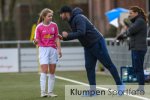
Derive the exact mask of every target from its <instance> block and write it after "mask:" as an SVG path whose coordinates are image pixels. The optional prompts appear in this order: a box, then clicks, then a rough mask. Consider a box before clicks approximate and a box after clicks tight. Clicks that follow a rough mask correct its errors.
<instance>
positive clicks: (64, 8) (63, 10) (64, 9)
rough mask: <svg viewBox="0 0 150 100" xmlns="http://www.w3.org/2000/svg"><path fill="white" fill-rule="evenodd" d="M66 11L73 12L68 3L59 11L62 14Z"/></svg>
mask: <svg viewBox="0 0 150 100" xmlns="http://www.w3.org/2000/svg"><path fill="white" fill-rule="evenodd" d="M65 12H68V13H71V12H72V8H71V7H70V6H67V5H65V6H62V7H61V8H60V11H59V13H60V14H61V13H65Z"/></svg>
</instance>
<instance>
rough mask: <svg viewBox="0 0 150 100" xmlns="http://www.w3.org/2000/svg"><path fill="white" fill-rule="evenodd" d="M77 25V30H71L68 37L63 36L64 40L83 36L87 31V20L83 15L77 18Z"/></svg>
mask: <svg viewBox="0 0 150 100" xmlns="http://www.w3.org/2000/svg"><path fill="white" fill-rule="evenodd" d="M74 23H75V27H76V31H73V32H69V33H68V36H67V37H66V38H63V39H64V40H73V39H78V38H79V37H82V36H84V35H85V33H86V22H85V20H84V19H83V18H82V17H77V18H76V19H75V22H74Z"/></svg>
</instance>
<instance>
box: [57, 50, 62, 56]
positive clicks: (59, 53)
mask: <svg viewBox="0 0 150 100" xmlns="http://www.w3.org/2000/svg"><path fill="white" fill-rule="evenodd" d="M58 55H59V58H61V57H62V53H61V49H58Z"/></svg>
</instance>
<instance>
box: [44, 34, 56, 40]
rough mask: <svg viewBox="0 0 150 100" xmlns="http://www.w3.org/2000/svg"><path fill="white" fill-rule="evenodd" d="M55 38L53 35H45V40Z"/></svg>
mask: <svg viewBox="0 0 150 100" xmlns="http://www.w3.org/2000/svg"><path fill="white" fill-rule="evenodd" d="M53 37H54V35H51V34H45V35H44V38H45V39H50V38H53Z"/></svg>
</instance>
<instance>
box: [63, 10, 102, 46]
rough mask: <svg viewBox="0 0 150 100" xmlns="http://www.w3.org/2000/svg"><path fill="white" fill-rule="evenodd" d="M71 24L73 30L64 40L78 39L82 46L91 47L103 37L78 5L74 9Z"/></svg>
mask: <svg viewBox="0 0 150 100" xmlns="http://www.w3.org/2000/svg"><path fill="white" fill-rule="evenodd" d="M69 24H70V27H71V29H72V32H70V33H69V34H68V37H67V38H65V39H64V40H73V39H78V40H79V41H80V43H81V44H82V46H84V47H91V46H92V45H93V44H94V43H96V42H97V41H98V40H99V39H100V38H103V36H102V34H101V33H100V32H99V31H98V30H97V29H96V28H95V26H94V25H93V24H92V23H91V22H90V21H89V20H88V18H87V17H86V16H84V15H83V14H82V10H81V9H80V8H78V7H77V8H74V9H73V10H72V14H71V18H70V20H69Z"/></svg>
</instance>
